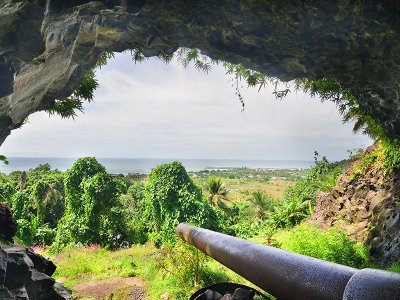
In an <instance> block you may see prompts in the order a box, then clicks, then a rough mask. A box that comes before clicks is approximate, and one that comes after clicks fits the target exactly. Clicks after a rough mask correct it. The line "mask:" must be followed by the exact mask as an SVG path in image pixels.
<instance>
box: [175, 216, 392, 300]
mask: <svg viewBox="0 0 400 300" xmlns="http://www.w3.org/2000/svg"><path fill="white" fill-rule="evenodd" d="M176 233H177V235H178V236H180V237H181V238H182V239H183V240H185V241H186V242H188V243H189V244H191V245H193V246H195V247H196V248H197V249H199V250H201V251H202V252H204V253H205V254H207V255H209V256H211V257H212V258H214V259H215V260H217V261H219V262H220V263H222V264H223V265H225V266H227V267H228V268H230V269H231V270H233V271H235V272H236V273H238V274H239V275H241V276H243V277H244V278H246V279H247V280H249V281H250V282H252V283H254V284H255V285H257V286H258V287H259V288H261V289H263V290H264V291H266V292H268V293H270V294H271V295H273V296H275V297H277V298H278V299H318V300H320V299H335V300H337V299H349V300H350V299H352V300H353V299H354V300H355V299H364V300H367V299H387V300H389V299H390V300H391V299H400V275H398V274H397V273H392V272H386V271H380V270H372V269H364V270H358V269H354V268H350V267H347V266H343V265H339V264H335V263H331V262H327V261H323V260H320V259H316V258H312V257H308V256H304V255H300V254H295V253H291V252H288V251H284V250H281V249H277V248H274V247H269V246H264V245H260V244H257V243H252V242H249V241H246V240H242V239H239V238H235V237H232V236H228V235H225V234H221V233H217V232H214V231H211V230H207V229H202V228H198V227H194V226H191V225H189V224H185V223H181V224H179V225H178V227H177V229H176Z"/></svg>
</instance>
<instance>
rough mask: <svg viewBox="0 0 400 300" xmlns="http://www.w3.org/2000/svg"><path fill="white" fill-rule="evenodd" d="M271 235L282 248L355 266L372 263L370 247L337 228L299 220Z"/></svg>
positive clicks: (366, 265)
mask: <svg viewBox="0 0 400 300" xmlns="http://www.w3.org/2000/svg"><path fill="white" fill-rule="evenodd" d="M272 238H273V240H274V244H275V245H276V246H277V247H279V248H281V249H283V250H288V251H291V252H295V253H299V254H303V255H307V256H311V257H315V258H319V259H323V260H327V261H331V262H334V263H338V264H342V265H346V266H350V267H355V268H365V267H370V266H372V264H371V260H370V256H369V248H368V247H366V246H364V245H362V244H361V243H356V242H354V241H352V240H350V239H349V237H348V236H347V235H346V234H345V233H343V232H341V231H339V230H338V229H336V228H330V229H328V230H321V229H318V228H317V227H315V226H314V225H311V224H306V223H302V224H300V225H298V226H296V227H294V228H292V229H291V230H280V231H278V232H276V233H275V234H274V235H273V237H272Z"/></svg>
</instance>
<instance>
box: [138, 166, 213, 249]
mask: <svg viewBox="0 0 400 300" xmlns="http://www.w3.org/2000/svg"><path fill="white" fill-rule="evenodd" d="M145 199H146V202H147V205H148V213H149V217H150V222H151V225H150V232H151V239H152V240H153V241H155V242H156V243H164V242H171V241H174V240H175V228H176V226H177V225H178V224H179V223H180V222H187V223H190V224H193V225H197V226H201V227H205V228H210V229H217V228H218V221H219V220H218V216H217V214H216V212H215V211H214V210H213V209H212V207H211V206H210V205H209V204H208V203H207V202H205V201H203V199H202V195H201V190H200V189H199V188H198V187H197V186H196V185H195V184H194V183H193V181H192V179H191V178H190V177H189V176H188V174H187V173H186V170H185V168H184V167H183V166H182V164H181V163H179V162H173V163H170V164H165V165H160V166H158V167H156V168H154V169H153V170H152V171H151V173H150V175H149V181H148V183H147V184H146V186H145Z"/></svg>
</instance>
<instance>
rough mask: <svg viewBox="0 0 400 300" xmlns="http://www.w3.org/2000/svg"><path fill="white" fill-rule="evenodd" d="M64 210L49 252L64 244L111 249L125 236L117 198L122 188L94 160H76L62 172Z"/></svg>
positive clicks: (118, 182) (87, 158)
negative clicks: (63, 177)
mask: <svg viewBox="0 0 400 300" xmlns="http://www.w3.org/2000/svg"><path fill="white" fill-rule="evenodd" d="M64 184H65V193H66V211H65V213H64V215H63V217H62V218H61V220H60V222H59V223H58V227H57V235H56V239H55V243H54V245H53V246H52V251H59V250H61V249H62V247H64V246H65V245H76V244H81V245H89V244H93V243H99V244H100V245H101V246H104V247H111V248H115V247H117V245H119V244H121V243H122V242H123V241H124V237H125V236H126V231H125V226H126V225H125V222H124V216H123V210H122V209H121V208H120V206H121V205H120V203H119V196H120V194H121V193H122V192H124V191H125V189H126V188H125V185H124V183H123V182H122V181H120V180H119V179H116V178H114V177H112V176H111V175H109V174H107V173H105V168H104V166H102V165H101V164H99V163H98V162H97V161H96V159H94V158H91V157H86V158H82V159H78V160H77V161H76V162H75V163H74V165H73V166H72V168H71V169H70V170H68V171H67V172H66V175H65V179H64Z"/></svg>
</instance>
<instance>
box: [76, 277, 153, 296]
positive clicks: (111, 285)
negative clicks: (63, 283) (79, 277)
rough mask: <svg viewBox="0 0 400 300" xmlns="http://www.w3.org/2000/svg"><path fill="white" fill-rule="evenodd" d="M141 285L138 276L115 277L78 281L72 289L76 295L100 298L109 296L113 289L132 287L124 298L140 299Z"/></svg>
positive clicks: (141, 294) (141, 282)
mask: <svg viewBox="0 0 400 300" xmlns="http://www.w3.org/2000/svg"><path fill="white" fill-rule="evenodd" d="M143 285H144V283H143V281H142V280H141V279H140V278H138V277H128V278H120V277H117V278H110V279H105V280H100V281H95V282H85V283H80V284H78V285H76V286H75V287H74V291H75V294H76V295H77V296H78V297H91V298H94V299H96V300H100V299H103V298H105V297H107V296H110V295H111V294H112V293H113V292H114V291H117V290H120V289H127V288H129V289H130V288H132V289H130V291H129V292H128V295H127V298H126V299H130V300H140V299H143V298H144V296H145V292H144V289H143Z"/></svg>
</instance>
